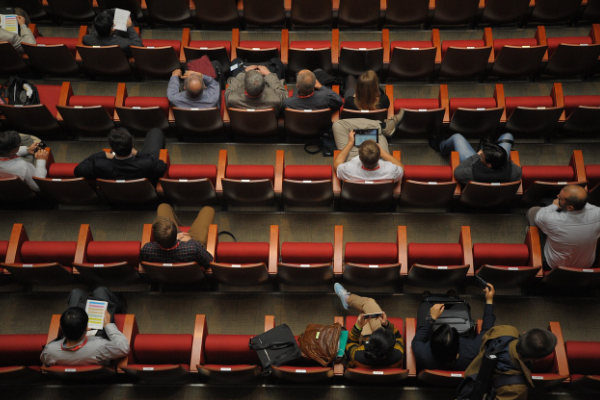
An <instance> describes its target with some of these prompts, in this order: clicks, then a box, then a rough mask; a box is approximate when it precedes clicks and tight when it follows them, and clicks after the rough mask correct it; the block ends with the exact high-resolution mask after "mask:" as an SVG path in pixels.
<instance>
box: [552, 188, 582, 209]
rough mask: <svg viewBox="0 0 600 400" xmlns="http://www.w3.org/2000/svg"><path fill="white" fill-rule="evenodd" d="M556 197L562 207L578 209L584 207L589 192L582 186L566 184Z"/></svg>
mask: <svg viewBox="0 0 600 400" xmlns="http://www.w3.org/2000/svg"><path fill="white" fill-rule="evenodd" d="M556 197H557V198H558V204H559V206H560V208H562V209H563V210H567V211H577V210H581V209H583V207H585V205H586V204H587V198H588V194H587V192H586V191H585V189H584V188H582V187H581V186H577V185H569V186H565V187H564V188H563V189H562V190H561V191H560V193H559V194H558V196H556Z"/></svg>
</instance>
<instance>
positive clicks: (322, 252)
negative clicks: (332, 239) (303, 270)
mask: <svg viewBox="0 0 600 400" xmlns="http://www.w3.org/2000/svg"><path fill="white" fill-rule="evenodd" d="M332 259H333V245H332V244H331V243H312V242H311V243H300V242H296V243H292V242H284V243H283V244H282V245H281V261H282V262H284V263H291V264H322V263H330V262H331V260H332Z"/></svg>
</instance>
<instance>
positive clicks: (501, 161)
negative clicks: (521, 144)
mask: <svg viewBox="0 0 600 400" xmlns="http://www.w3.org/2000/svg"><path fill="white" fill-rule="evenodd" d="M482 150H483V151H482V153H481V155H480V157H481V162H482V163H484V164H485V165H487V166H488V167H489V168H492V169H501V168H504V166H505V165H506V162H507V160H508V158H507V155H506V150H505V149H504V148H503V147H502V146H499V145H497V144H496V143H485V144H484V145H483V147H482Z"/></svg>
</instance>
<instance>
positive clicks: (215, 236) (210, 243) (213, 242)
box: [206, 224, 219, 257]
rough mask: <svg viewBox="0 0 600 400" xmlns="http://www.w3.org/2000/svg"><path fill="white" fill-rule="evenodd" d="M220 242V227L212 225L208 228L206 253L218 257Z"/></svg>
mask: <svg viewBox="0 0 600 400" xmlns="http://www.w3.org/2000/svg"><path fill="white" fill-rule="evenodd" d="M218 242H219V227H218V225H217V224H210V225H209V226H208V239H207V240H206V251H208V252H209V253H210V254H212V256H213V257H215V255H216V251H217V243H218Z"/></svg>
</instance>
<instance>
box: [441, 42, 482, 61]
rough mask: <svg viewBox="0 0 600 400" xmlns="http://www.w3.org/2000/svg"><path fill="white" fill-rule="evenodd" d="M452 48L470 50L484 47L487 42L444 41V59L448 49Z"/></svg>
mask: <svg viewBox="0 0 600 400" xmlns="http://www.w3.org/2000/svg"><path fill="white" fill-rule="evenodd" d="M450 46H452V47H461V48H464V49H466V48H469V47H484V46H485V42H484V41H483V40H481V39H480V40H444V41H443V42H442V57H444V56H445V55H446V51H448V48H449V47H450Z"/></svg>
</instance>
